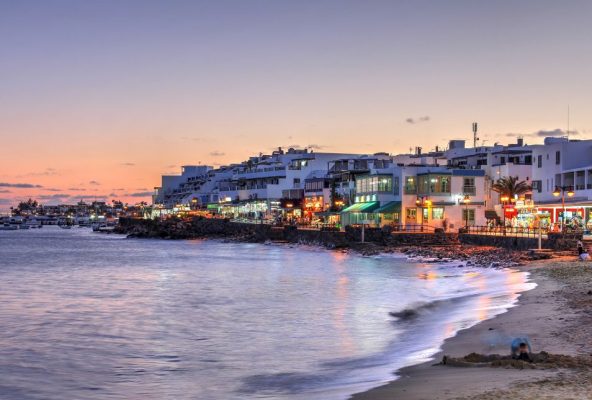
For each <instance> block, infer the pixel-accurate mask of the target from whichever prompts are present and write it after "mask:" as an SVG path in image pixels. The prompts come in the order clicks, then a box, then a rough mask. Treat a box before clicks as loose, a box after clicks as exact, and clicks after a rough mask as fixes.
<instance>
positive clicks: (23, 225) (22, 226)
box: [19, 224, 30, 229]
mask: <svg viewBox="0 0 592 400" xmlns="http://www.w3.org/2000/svg"><path fill="white" fill-rule="evenodd" d="M29 228H30V226H29V225H27V224H21V225H20V226H19V229H29Z"/></svg>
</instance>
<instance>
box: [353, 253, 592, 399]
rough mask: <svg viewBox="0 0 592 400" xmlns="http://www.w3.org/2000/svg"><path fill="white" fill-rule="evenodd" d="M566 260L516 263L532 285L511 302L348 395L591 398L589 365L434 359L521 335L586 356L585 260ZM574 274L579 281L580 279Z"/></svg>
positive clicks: (503, 345) (538, 346) (589, 274)
mask: <svg viewBox="0 0 592 400" xmlns="http://www.w3.org/2000/svg"><path fill="white" fill-rule="evenodd" d="M574 259H575V257H571V258H569V259H567V260H566V259H565V258H564V259H553V260H549V261H544V262H541V261H539V262H536V263H531V264H528V265H525V266H521V267H519V268H518V269H519V270H520V271H523V272H529V273H530V276H529V280H530V281H531V282H534V283H536V284H537V287H535V288H534V289H532V290H528V291H525V292H522V293H521V294H520V297H519V298H518V303H517V304H516V305H515V306H514V307H512V308H510V309H508V310H507V311H506V312H504V313H502V314H499V315H497V316H495V317H493V318H491V319H488V320H485V321H482V322H480V323H478V324H477V325H474V326H472V327H471V328H468V329H465V330H462V331H459V332H457V334H456V335H455V336H453V337H451V338H448V339H446V340H445V342H444V344H443V345H442V347H441V349H440V351H439V352H438V353H436V354H435V355H434V356H433V360H432V361H429V362H425V363H422V364H417V365H413V366H409V367H405V368H402V369H400V370H398V371H395V372H394V374H395V375H396V377H397V378H395V380H393V381H391V382H389V383H387V384H385V385H382V386H379V387H376V388H373V389H370V390H368V391H365V392H362V393H357V394H354V395H352V396H351V397H350V399H351V400H386V399H389V400H390V399H405V400H436V399H438V400H448V399H450V400H452V399H455V400H460V399H463V400H465V399H466V400H469V399H471V400H472V399H475V400H476V399H497V398H512V399H522V398H524V399H530V398H539V397H540V396H545V395H547V396H548V395H553V397H552V398H554V399H562V398H565V399H568V398H569V399H573V398H582V399H586V398H592V397H590V396H592V395H590V394H588V393H592V387H591V386H589V385H587V382H588V380H589V379H592V378H591V376H592V374H591V373H590V369H585V370H584V371H582V370H579V369H559V368H554V369H516V368H502V367H499V368H492V367H488V366H485V367H451V366H446V365H437V364H438V363H439V362H440V360H441V359H442V357H443V356H444V355H447V356H451V357H463V356H465V355H467V354H469V353H472V352H475V353H480V354H496V353H497V354H502V355H507V354H508V353H509V343H507V340H504V338H508V337H509V338H512V337H517V336H522V335H525V336H527V337H528V338H529V339H530V341H531V343H532V347H533V352H540V351H546V352H549V353H553V354H565V355H568V356H578V355H579V356H582V355H583V354H585V357H588V358H590V361H592V357H591V354H590V350H589V349H587V346H589V343H590V341H591V339H592V332H585V331H586V330H585V329H582V322H587V323H590V322H592V315H590V314H589V313H588V312H585V311H583V310H585V307H586V306H589V305H592V291H591V292H588V291H586V288H587V287H588V286H590V287H589V289H592V286H591V285H590V279H591V278H592V266H591V265H590V264H589V263H578V262H576V261H575V260H574ZM581 274H584V275H585V277H586V278H587V282H586V279H581ZM582 314H583V315H584V316H582ZM582 318H585V319H586V321H582ZM537 391H538V392H537ZM535 393H538V395H537V394H535Z"/></svg>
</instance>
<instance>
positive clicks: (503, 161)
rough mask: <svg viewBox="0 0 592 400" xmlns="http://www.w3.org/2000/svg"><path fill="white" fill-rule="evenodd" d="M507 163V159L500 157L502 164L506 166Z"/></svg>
mask: <svg viewBox="0 0 592 400" xmlns="http://www.w3.org/2000/svg"><path fill="white" fill-rule="evenodd" d="M505 163H506V157H500V164H502V165H504V164H505Z"/></svg>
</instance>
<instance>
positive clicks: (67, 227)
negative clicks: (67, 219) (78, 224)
mask: <svg viewBox="0 0 592 400" xmlns="http://www.w3.org/2000/svg"><path fill="white" fill-rule="evenodd" d="M59 227H60V228H62V229H72V225H59Z"/></svg>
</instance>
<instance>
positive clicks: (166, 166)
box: [165, 164, 177, 169]
mask: <svg viewBox="0 0 592 400" xmlns="http://www.w3.org/2000/svg"><path fill="white" fill-rule="evenodd" d="M165 168H166V169H171V168H177V166H176V165H175V164H171V165H165Z"/></svg>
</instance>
